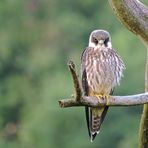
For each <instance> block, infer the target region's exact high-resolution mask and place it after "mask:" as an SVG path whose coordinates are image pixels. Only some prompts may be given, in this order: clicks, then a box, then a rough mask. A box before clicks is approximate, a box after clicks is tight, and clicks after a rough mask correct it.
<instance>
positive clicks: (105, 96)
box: [103, 95, 109, 105]
mask: <svg viewBox="0 0 148 148" xmlns="http://www.w3.org/2000/svg"><path fill="white" fill-rule="evenodd" d="M103 98H104V99H106V105H108V102H109V95H103Z"/></svg>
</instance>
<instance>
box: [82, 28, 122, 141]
mask: <svg viewBox="0 0 148 148" xmlns="http://www.w3.org/2000/svg"><path fill="white" fill-rule="evenodd" d="M124 69H125V65H124V63H123V61H122V59H121V57H120V56H119V55H118V54H117V52H116V50H115V49H113V48H112V44H111V37H110V34H109V33H108V32H107V31H105V30H94V31H93V32H92V33H91V34H90V37H89V44H88V47H87V48H86V49H85V50H84V51H83V53H82V56H81V76H82V87H83V91H84V95H86V96H96V97H97V98H98V99H108V96H109V95H112V94H113V90H114V87H115V86H116V85H119V82H120V79H121V77H122V76H123V70H124ZM107 110H108V106H105V107H96V108H94V107H85V112H86V121H87V127H88V133H89V137H90V139H91V141H93V140H94V139H95V137H96V135H97V134H98V133H99V131H100V127H101V124H102V122H103V120H104V117H105V115H106V113H107Z"/></svg>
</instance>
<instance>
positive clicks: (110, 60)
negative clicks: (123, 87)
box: [86, 51, 121, 94]
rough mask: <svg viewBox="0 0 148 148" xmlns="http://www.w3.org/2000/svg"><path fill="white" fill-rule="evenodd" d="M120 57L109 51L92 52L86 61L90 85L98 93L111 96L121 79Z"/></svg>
mask: <svg viewBox="0 0 148 148" xmlns="http://www.w3.org/2000/svg"><path fill="white" fill-rule="evenodd" d="M119 62H120V61H119V59H118V57H116V54H115V53H111V52H108V51H99V52H93V51H92V52H90V53H89V54H88V56H87V61H86V76H87V81H88V85H89V87H90V88H91V90H93V91H94V92H96V93H102V94H109V93H110V91H111V89H112V88H113V87H114V86H115V85H117V83H118V81H119V79H120V77H121V76H120V74H119V73H120V72H117V71H120V69H119V68H118V63H119Z"/></svg>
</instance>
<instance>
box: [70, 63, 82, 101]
mask: <svg viewBox="0 0 148 148" xmlns="http://www.w3.org/2000/svg"><path fill="white" fill-rule="evenodd" d="M68 67H69V70H70V72H71V75H72V78H73V83H74V88H75V92H76V100H77V101H78V102H79V101H80V100H79V99H80V98H81V96H82V91H81V87H80V83H79V79H78V76H77V74H76V70H75V64H74V63H73V61H69V62H68Z"/></svg>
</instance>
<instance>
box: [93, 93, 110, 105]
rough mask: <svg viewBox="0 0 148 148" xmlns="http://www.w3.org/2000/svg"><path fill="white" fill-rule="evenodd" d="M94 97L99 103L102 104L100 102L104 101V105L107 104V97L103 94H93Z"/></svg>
mask: <svg viewBox="0 0 148 148" xmlns="http://www.w3.org/2000/svg"><path fill="white" fill-rule="evenodd" d="M95 96H96V97H97V98H98V100H99V102H102V100H104V99H105V100H106V105H107V104H108V101H109V100H108V99H109V95H105V94H95Z"/></svg>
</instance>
